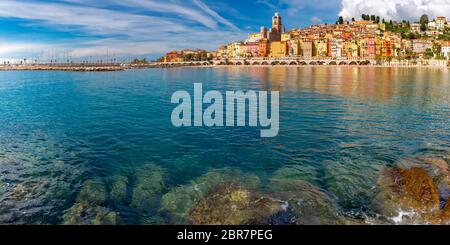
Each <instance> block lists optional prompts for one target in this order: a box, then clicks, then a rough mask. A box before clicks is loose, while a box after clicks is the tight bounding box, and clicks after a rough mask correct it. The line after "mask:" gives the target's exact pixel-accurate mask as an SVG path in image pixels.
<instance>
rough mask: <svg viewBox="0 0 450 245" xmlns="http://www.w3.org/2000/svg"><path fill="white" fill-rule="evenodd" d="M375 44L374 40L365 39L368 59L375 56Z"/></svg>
mask: <svg viewBox="0 0 450 245" xmlns="http://www.w3.org/2000/svg"><path fill="white" fill-rule="evenodd" d="M376 46H377V45H376V43H375V39H374V38H368V39H367V54H368V55H369V57H371V58H373V57H375V56H376V54H377V48H376Z"/></svg>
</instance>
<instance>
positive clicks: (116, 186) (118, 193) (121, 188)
mask: <svg viewBox="0 0 450 245" xmlns="http://www.w3.org/2000/svg"><path fill="white" fill-rule="evenodd" d="M127 188H128V178H127V177H124V176H116V177H114V178H113V180H112V185H111V191H110V193H109V197H110V199H111V202H113V203H114V204H121V203H124V202H125V201H126V199H127V193H128V192H127Z"/></svg>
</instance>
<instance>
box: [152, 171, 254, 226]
mask: <svg viewBox="0 0 450 245" xmlns="http://www.w3.org/2000/svg"><path fill="white" fill-rule="evenodd" d="M226 183H230V184H237V185H240V186H243V187H248V188H252V189H256V188H257V187H258V186H259V185H260V181H259V178H258V177H257V176H254V175H244V174H242V173H241V172H240V171H236V170H214V171H211V172H208V173H206V174H205V175H203V176H201V177H199V178H197V179H195V180H193V181H191V182H190V183H189V184H187V185H184V186H180V187H176V188H174V189H172V190H171V191H170V192H169V193H166V194H165V195H164V196H163V197H162V199H161V211H164V212H168V213H169V214H170V215H171V216H172V218H173V219H175V220H177V222H181V221H179V220H183V219H185V218H186V217H187V215H188V214H189V212H190V211H191V210H192V209H193V208H194V207H195V206H196V205H197V204H198V203H199V202H200V200H202V199H203V198H204V197H205V196H206V195H207V194H209V193H210V192H211V191H212V190H213V189H215V188H218V187H219V186H221V185H224V184H226Z"/></svg>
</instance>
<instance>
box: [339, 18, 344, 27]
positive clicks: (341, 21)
mask: <svg viewBox="0 0 450 245" xmlns="http://www.w3.org/2000/svg"><path fill="white" fill-rule="evenodd" d="M338 23H339V25H342V24H344V17H342V16H339V20H338Z"/></svg>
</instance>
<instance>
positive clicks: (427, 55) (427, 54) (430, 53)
mask: <svg viewBox="0 0 450 245" xmlns="http://www.w3.org/2000/svg"><path fill="white" fill-rule="evenodd" d="M433 57H434V54H433V50H432V49H431V48H428V49H427V50H426V51H425V53H424V55H423V58H424V59H427V60H429V59H431V58H433Z"/></svg>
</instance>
